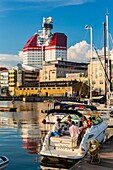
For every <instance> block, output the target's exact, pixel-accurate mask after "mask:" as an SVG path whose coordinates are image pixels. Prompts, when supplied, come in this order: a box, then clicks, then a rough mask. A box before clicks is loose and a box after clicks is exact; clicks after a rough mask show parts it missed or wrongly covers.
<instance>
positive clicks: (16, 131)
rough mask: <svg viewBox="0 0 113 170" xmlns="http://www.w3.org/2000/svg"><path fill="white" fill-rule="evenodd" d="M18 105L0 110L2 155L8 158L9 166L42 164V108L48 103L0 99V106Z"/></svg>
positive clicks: (28, 169)
mask: <svg viewBox="0 0 113 170" xmlns="http://www.w3.org/2000/svg"><path fill="white" fill-rule="evenodd" d="M7 106H8V107H17V112H0V156H3V155H5V156H6V157H8V158H9V165H8V167H7V168H6V169H7V170H20V169H21V170H36V169H37V170H38V169H41V168H40V155H39V151H40V130H41V128H43V124H42V119H43V118H44V117H45V115H44V114H42V113H41V111H42V109H43V110H44V109H46V110H47V109H48V103H33V102H32V103H30V102H28V103H25V102H17V101H15V102H14V104H12V103H11V102H10V101H8V102H7V101H0V107H7Z"/></svg>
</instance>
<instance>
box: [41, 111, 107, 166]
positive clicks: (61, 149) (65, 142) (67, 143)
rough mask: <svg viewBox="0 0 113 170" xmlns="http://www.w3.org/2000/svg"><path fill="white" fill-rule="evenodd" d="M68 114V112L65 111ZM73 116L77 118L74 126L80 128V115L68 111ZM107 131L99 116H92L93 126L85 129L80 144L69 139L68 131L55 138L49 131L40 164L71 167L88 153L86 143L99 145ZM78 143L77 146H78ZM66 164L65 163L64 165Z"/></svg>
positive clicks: (74, 139) (73, 139)
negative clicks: (96, 141) (95, 141)
mask: <svg viewBox="0 0 113 170" xmlns="http://www.w3.org/2000/svg"><path fill="white" fill-rule="evenodd" d="M65 111H66V112H69V110H68V111H67V110H65ZM73 113H74V116H75V117H76V118H77V119H76V120H75V123H76V125H78V127H79V128H80V127H81V123H78V122H80V120H81V118H82V114H81V113H79V112H77V111H75V112H74V110H73V111H70V113H69V114H70V115H71V117H73ZM64 122H65V118H63V119H62V120H61V125H64ZM106 129H107V124H106V122H104V121H103V120H102V118H101V117H100V116H95V117H94V116H93V126H91V128H87V130H86V132H85V134H84V136H83V138H82V140H81V141H80V143H79V142H78V139H77V138H71V136H70V134H69V131H68V130H64V132H63V136H61V137H58V138H56V137H55V136H53V135H52V131H49V132H48V134H47V135H46V137H45V140H44V143H43V147H42V150H41V152H40V154H41V157H42V159H41V164H42V165H44V164H47V162H48V164H52V163H53V164H55V162H57V163H58V164H59V163H60V162H62V164H67V163H68V165H71V166H72V165H73V164H75V163H76V162H77V161H79V160H80V159H82V158H83V157H84V156H85V155H86V154H87V151H88V146H87V143H88V142H90V141H91V140H93V139H97V140H98V142H99V143H101V142H103V140H104V137H105V132H106ZM78 143H79V144H78ZM66 162H67V163H66Z"/></svg>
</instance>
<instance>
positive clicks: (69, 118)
mask: <svg viewBox="0 0 113 170" xmlns="http://www.w3.org/2000/svg"><path fill="white" fill-rule="evenodd" d="M65 124H66V125H67V126H68V128H69V127H70V126H71V125H72V120H71V116H70V115H69V116H68V118H67V121H65Z"/></svg>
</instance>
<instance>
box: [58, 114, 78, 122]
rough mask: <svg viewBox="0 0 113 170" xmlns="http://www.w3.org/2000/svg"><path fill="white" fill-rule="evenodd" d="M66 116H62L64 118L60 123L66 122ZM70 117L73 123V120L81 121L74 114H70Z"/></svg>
mask: <svg viewBox="0 0 113 170" xmlns="http://www.w3.org/2000/svg"><path fill="white" fill-rule="evenodd" d="M68 116H69V115H66V116H64V117H63V118H62V120H61V122H65V121H67V119H68ZM70 116H71V120H73V121H74V120H81V117H79V116H78V115H76V114H71V115H70Z"/></svg>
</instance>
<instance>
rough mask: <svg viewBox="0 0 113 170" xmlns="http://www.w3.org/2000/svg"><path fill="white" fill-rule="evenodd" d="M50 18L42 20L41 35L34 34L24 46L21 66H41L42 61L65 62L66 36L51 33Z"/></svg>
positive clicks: (51, 20)
mask: <svg viewBox="0 0 113 170" xmlns="http://www.w3.org/2000/svg"><path fill="white" fill-rule="evenodd" d="M52 22H53V19H52V17H49V18H43V23H42V30H41V33H40V34H38V33H36V34H34V35H33V36H32V37H31V38H30V39H29V40H28V41H27V43H26V44H25V46H24V48H23V52H22V53H21V56H22V57H23V64H25V65H33V66H42V65H43V61H54V60H57V59H62V60H67V36H66V35H65V34H64V33H52V32H51V30H52V29H53V24H52Z"/></svg>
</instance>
